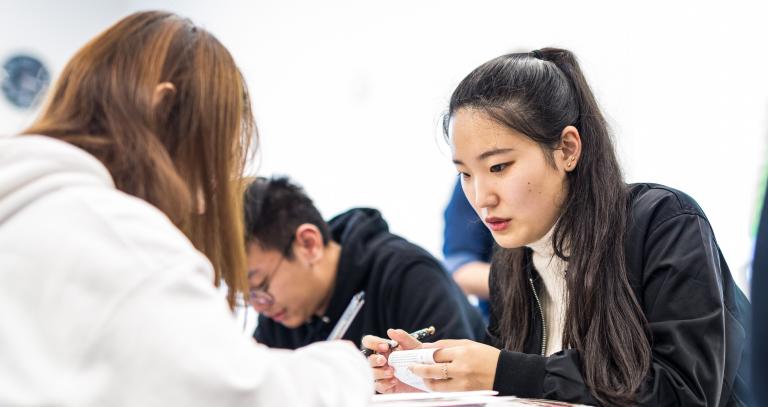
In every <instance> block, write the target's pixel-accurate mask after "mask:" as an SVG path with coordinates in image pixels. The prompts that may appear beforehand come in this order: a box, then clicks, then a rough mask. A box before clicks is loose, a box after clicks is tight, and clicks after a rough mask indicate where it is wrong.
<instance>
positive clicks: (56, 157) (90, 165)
mask: <svg viewBox="0 0 768 407" xmlns="http://www.w3.org/2000/svg"><path fill="white" fill-rule="evenodd" d="M89 185H94V186H108V187H114V184H113V182H112V177H111V176H110V174H109V171H107V169H106V168H105V167H104V165H102V164H101V162H99V161H98V160H97V159H96V158H94V157H93V156H92V155H90V154H88V153H86V152H85V151H83V150H81V149H79V148H77V147H75V146H73V145H71V144H69V143H65V142H63V141H59V140H56V139H53V138H51V137H45V136H26V135H23V136H11V137H0V225H2V224H3V223H4V222H5V221H7V220H8V219H10V218H11V217H13V215H14V214H15V213H16V212H18V211H20V210H21V209H23V208H24V207H27V206H29V205H31V204H33V203H34V202H36V201H38V200H40V199H42V198H43V197H45V196H47V195H50V194H52V193H55V192H56V191H57V190H59V189H62V188H65V187H69V186H89Z"/></svg>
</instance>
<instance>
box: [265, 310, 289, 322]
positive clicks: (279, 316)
mask: <svg viewBox="0 0 768 407" xmlns="http://www.w3.org/2000/svg"><path fill="white" fill-rule="evenodd" d="M266 317H267V318H269V319H271V320H273V321H276V322H281V321H282V320H283V318H285V310H282V311H280V312H278V313H276V314H272V315H267V316H266Z"/></svg>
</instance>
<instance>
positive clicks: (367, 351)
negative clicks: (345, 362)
mask: <svg viewBox="0 0 768 407" xmlns="http://www.w3.org/2000/svg"><path fill="white" fill-rule="evenodd" d="M434 334H435V327H434V326H430V327H429V328H423V329H419V330H418V331H415V332H411V333H409V334H408V335H409V336H410V337H412V338H414V339H416V340H417V341H419V342H421V340H422V339H424V338H426V337H428V336H432V335H434ZM383 341H384V343H386V344H387V349H384V347H383V346H381V345H380V344H379V345H377V346H378V347H379V350H380V351H382V352H386V351H390V350H395V349H397V348H398V347H399V346H400V344H399V343H398V342H397V341H396V340H394V339H384V340H383ZM360 352H361V353H362V354H363V356H365V357H368V356H371V355H372V354H373V353H374V352H375V351H374V350H373V349H371V348H368V347H365V346H363V348H362V349H360Z"/></svg>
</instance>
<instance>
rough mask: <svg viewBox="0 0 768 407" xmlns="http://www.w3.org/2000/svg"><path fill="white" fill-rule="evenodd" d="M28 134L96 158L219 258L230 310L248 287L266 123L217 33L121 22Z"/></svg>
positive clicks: (82, 57) (150, 17) (78, 64)
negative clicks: (246, 190) (253, 202)
mask: <svg viewBox="0 0 768 407" xmlns="http://www.w3.org/2000/svg"><path fill="white" fill-rule="evenodd" d="M165 82H168V83H170V84H172V86H169V87H167V88H166V89H165V90H164V91H162V92H160V93H157V89H158V85H160V84H163V83H165ZM24 134H42V135H46V136H50V137H54V138H57V139H60V140H63V141H66V142H68V143H71V144H73V145H75V146H77V147H79V148H82V149H83V150H85V151H87V152H89V153H90V154H92V155H93V156H95V157H96V158H97V159H99V160H100V161H101V162H102V163H103V164H104V165H105V166H106V167H107V169H108V170H109V172H110V173H111V174H112V177H113V179H114V182H115V185H116V186H117V188H118V189H120V190H121V191H124V192H126V193H128V194H131V195H134V196H137V197H139V198H142V199H144V200H145V201H147V202H149V203H150V204H152V205H154V206H156V207H157V208H159V209H160V210H161V211H163V212H164V213H165V214H166V215H168V217H169V218H170V219H171V220H172V221H173V222H174V224H176V226H178V227H179V228H180V229H181V230H182V231H183V232H184V233H185V234H186V235H187V236H188V237H189V239H190V240H191V241H192V243H193V244H194V245H195V247H196V248H197V249H198V250H200V251H202V252H203V253H205V254H206V255H207V256H208V258H209V259H210V260H211V262H212V263H213V267H214V269H215V273H216V274H215V281H214V283H215V284H216V285H219V284H220V282H221V279H222V278H223V279H224V280H225V282H226V283H227V285H228V286H229V294H228V299H229V302H230V306H232V305H233V304H234V301H235V297H236V294H237V293H246V292H247V282H246V276H245V253H244V245H243V239H244V235H243V225H242V222H243V221H242V213H243V212H242V189H241V183H240V181H239V179H240V177H241V175H242V172H243V166H244V163H245V158H246V155H247V151H248V150H249V147H250V145H251V141H252V139H253V138H254V137H256V128H255V123H254V120H253V115H252V112H251V106H250V100H249V96H248V93H247V89H246V85H245V81H244V80H243V77H242V74H241V72H240V71H239V69H238V68H237V66H236V65H235V62H234V60H233V58H232V56H231V55H230V54H229V52H228V51H227V49H226V48H224V46H223V45H222V44H221V43H220V42H219V41H218V40H217V39H216V38H215V37H214V36H213V35H211V34H210V33H208V32H207V31H205V30H203V29H201V28H199V27H197V26H195V25H194V24H193V23H192V22H191V21H190V20H187V19H184V18H181V17H179V16H176V15H174V14H171V13H165V12H157V11H148V12H139V13H135V14H132V15H130V16H128V17H126V18H124V19H122V20H120V21H119V22H117V23H116V24H115V25H113V26H112V27H110V28H108V29H107V30H106V31H104V32H103V33H101V34H100V35H98V36H97V37H96V38H94V39H93V40H91V41H90V42H88V43H87V44H86V45H85V46H84V47H83V48H82V49H80V50H79V51H78V52H77V53H76V54H75V56H74V57H73V58H72V59H71V60H70V61H69V63H68V64H67V65H66V66H65V68H64V70H63V71H62V73H61V76H60V78H59V79H58V82H57V83H56V85H55V87H54V89H53V90H52V92H51V95H50V97H49V99H48V101H47V103H46V106H45V107H44V109H43V111H42V114H41V115H40V117H39V118H38V119H37V120H36V121H35V122H34V123H33V124H32V125H31V126H30V127H29V128H28V129H27V130H25V131H24Z"/></svg>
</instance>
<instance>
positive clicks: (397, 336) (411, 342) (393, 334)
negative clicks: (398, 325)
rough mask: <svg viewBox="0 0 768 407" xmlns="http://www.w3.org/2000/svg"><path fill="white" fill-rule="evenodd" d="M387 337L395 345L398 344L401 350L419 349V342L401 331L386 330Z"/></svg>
mask: <svg viewBox="0 0 768 407" xmlns="http://www.w3.org/2000/svg"><path fill="white" fill-rule="evenodd" d="M387 336H389V337H390V338H392V339H393V340H395V341H397V343H398V344H400V348H401V349H405V350H408V349H419V348H421V342H419V341H418V339H416V338H414V337H412V336H411V335H409V334H408V332H405V331H403V330H402V329H387Z"/></svg>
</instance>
